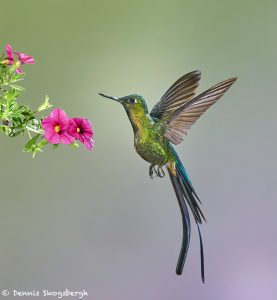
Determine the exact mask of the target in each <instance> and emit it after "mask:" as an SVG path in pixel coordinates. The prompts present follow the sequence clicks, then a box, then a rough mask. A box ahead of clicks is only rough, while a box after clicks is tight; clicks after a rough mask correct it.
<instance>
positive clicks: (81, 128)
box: [68, 118, 93, 151]
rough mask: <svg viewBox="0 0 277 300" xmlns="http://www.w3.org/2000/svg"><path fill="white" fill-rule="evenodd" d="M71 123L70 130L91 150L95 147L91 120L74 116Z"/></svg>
mask: <svg viewBox="0 0 277 300" xmlns="http://www.w3.org/2000/svg"><path fill="white" fill-rule="evenodd" d="M70 124H71V126H70V127H69V130H68V132H69V133H70V134H71V135H72V136H74V137H75V139H76V140H78V141H80V142H81V143H83V144H84V145H85V146H86V148H87V149H88V150H90V151H91V150H92V148H93V139H92V137H93V131H92V128H91V123H90V121H89V120H88V119H84V118H72V119H70Z"/></svg>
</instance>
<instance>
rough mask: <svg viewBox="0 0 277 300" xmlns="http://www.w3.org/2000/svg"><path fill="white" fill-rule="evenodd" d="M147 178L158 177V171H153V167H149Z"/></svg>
mask: <svg viewBox="0 0 277 300" xmlns="http://www.w3.org/2000/svg"><path fill="white" fill-rule="evenodd" d="M154 173H155V174H154ZM149 176H150V178H151V179H154V178H155V177H156V176H159V174H158V171H157V170H156V169H155V166H154V165H150V167H149Z"/></svg>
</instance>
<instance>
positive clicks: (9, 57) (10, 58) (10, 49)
mask: <svg viewBox="0 0 277 300" xmlns="http://www.w3.org/2000/svg"><path fill="white" fill-rule="evenodd" d="M6 52H7V59H8V61H9V62H8V65H12V64H13V62H14V59H13V53H12V47H11V45H9V44H7V45H6Z"/></svg>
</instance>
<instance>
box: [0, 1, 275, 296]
mask: <svg viewBox="0 0 277 300" xmlns="http://www.w3.org/2000/svg"><path fill="white" fill-rule="evenodd" d="M276 13H277V2H276V1H270V0H269V1H263V2H261V1H257V0H251V1H250V0H249V1H225V0H223V1H222V0H221V1H219V0H218V1H203V0H202V1H184V0H180V1H177V0H171V1H145V0H141V1H127V0H123V1H120V0H118V1H103V0H102V1H91V0H90V1H88V0H82V1H77V0H75V1H72V0H58V1H57V0H55V1H54V0H48V1H35V0H32V1H31V0H25V1H19V0H17V1H13V2H12V3H11V2H8V1H1V35H0V41H1V49H2V50H1V51H3V52H4V47H5V44H6V43H10V44H11V45H12V46H13V47H14V49H16V50H18V51H22V52H23V53H26V54H29V55H33V56H34V57H35V60H36V63H35V65H33V66H24V71H26V72H27V73H28V76H27V79H26V81H25V82H24V85H25V87H26V88H27V92H25V93H24V96H23V97H22V98H21V101H22V103H26V104H29V105H30V106H31V107H37V105H39V104H40V103H41V102H42V101H43V99H44V96H45V94H46V93H47V94H48V95H49V97H50V100H51V102H52V103H54V104H55V106H56V107H62V108H63V109H65V110H66V112H67V113H68V115H69V116H71V117H73V116H84V117H87V118H89V119H91V120H92V121H93V126H94V130H95V149H94V151H93V152H92V153H89V152H88V151H87V150H86V149H85V148H84V147H82V148H80V149H77V150H75V149H71V148H70V147H61V148H59V149H58V150H56V151H51V150H50V149H49V151H46V152H45V153H43V154H41V155H38V156H37V157H36V158H35V159H32V157H31V155H30V154H26V153H22V152H21V149H22V147H23V144H24V142H25V141H26V139H25V138H21V137H20V138H16V139H10V138H6V137H4V136H1V150H0V154H1V187H2V188H1V209H0V270H1V271H0V288H1V289H17V290H32V289H49V290H51V289H56V290H63V289H65V288H68V289H71V290H78V289H86V290H87V291H88V293H89V299H95V300H110V299H115V300H129V299H132V300H141V299H144V300H152V299H160V300H163V299H211V300H216V299H218V300H233V299H236V300H240V299H241V300H242V299H243V300H245V299H252V300H254V299H267V300H271V299H272V300H273V299H276V297H277V285H276V278H277V258H276V253H277V220H276V213H277V204H276V161H277V160H276V145H277V141H276V130H277V126H276V112H277V104H276V103H277V99H276V82H277V58H276V54H277V29H276V28H277V26H276V25H277V19H276ZM195 69H199V70H201V71H202V80H201V85H200V88H199V91H203V90H205V89H206V88H208V87H210V86H212V85H213V84H216V83H218V82H219V81H222V80H225V79H227V78H229V77H232V76H238V77H239V80H238V81H237V82H236V83H235V85H234V86H233V87H232V88H231V89H230V90H229V91H228V92H227V93H226V95H225V96H224V97H223V98H222V100H220V102H219V103H218V104H217V105H215V106H213V107H212V108H211V109H210V110H209V111H208V112H207V113H206V114H205V115H204V116H203V117H202V118H201V119H200V120H199V121H198V122H197V124H196V125H194V126H193V128H192V129H191V131H190V132H189V134H188V136H187V137H186V138H185V141H184V142H183V144H182V145H180V146H178V147H177V151H178V153H179V154H180V157H181V158H182V159H183V161H184V164H185V166H186V168H187V170H188V172H189V174H190V177H191V179H192V182H193V183H194V186H195V189H196V190H197V192H198V194H199V196H200V198H201V199H202V202H203V204H204V212H205V214H206V217H207V220H208V223H207V225H205V226H203V236H204V247H205V259H206V278H207V282H206V284H205V285H202V284H201V280H200V255H199V244H198V237H197V231H196V229H195V228H194V231H193V236H192V241H191V248H190V251H189V255H188V258H187V263H186V266H185V268H184V273H183V276H181V277H178V276H176V275H175V266H176V262H177V257H178V254H179V247H180V245H181V234H182V233H181V230H182V228H181V227H182V226H181V217H180V213H179V208H178V204H177V201H176V199H175V196H174V193H173V189H172V187H171V186H170V181H169V179H168V177H166V178H165V179H164V180H158V179H157V180H150V179H149V177H148V164H147V163H146V162H144V161H143V160H142V159H141V158H140V157H138V156H137V154H136V152H135V150H134V149H133V132H132V128H131V126H130V124H129V121H128V119H127V116H126V114H125V112H124V110H123V108H122V107H120V105H118V104H117V103H114V102H112V101H110V102H109V101H108V100H107V99H104V98H101V97H100V96H98V95H97V93H98V92H104V93H107V94H111V95H114V96H123V95H126V94H130V93H133V92H136V93H140V94H142V95H144V97H145V99H146V100H147V103H148V105H149V107H150V108H151V107H153V105H154V104H155V103H156V102H157V101H158V100H159V98H160V97H161V96H162V94H163V93H164V92H165V90H166V89H167V88H168V87H169V86H170V85H171V84H172V83H173V82H174V81H175V80H176V79H177V78H179V77H180V76H181V75H183V74H184V73H187V72H189V71H192V70H195ZM1 297H2V296H1Z"/></svg>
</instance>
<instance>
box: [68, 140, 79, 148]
mask: <svg viewBox="0 0 277 300" xmlns="http://www.w3.org/2000/svg"><path fill="white" fill-rule="evenodd" d="M70 146H71V147H73V148H79V147H80V145H79V144H78V143H77V142H76V141H74V142H73V143H72V144H70Z"/></svg>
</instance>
